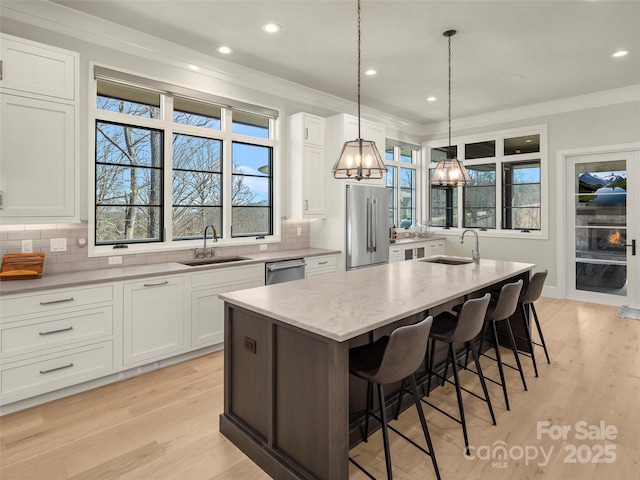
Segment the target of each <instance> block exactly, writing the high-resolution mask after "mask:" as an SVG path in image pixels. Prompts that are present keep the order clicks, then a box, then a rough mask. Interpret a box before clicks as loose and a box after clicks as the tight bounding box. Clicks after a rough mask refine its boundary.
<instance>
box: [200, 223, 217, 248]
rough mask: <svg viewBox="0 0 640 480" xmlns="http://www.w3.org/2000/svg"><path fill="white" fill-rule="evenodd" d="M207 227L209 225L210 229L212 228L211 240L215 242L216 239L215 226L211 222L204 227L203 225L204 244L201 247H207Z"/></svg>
mask: <svg viewBox="0 0 640 480" xmlns="http://www.w3.org/2000/svg"><path fill="white" fill-rule="evenodd" d="M209 227H211V229H212V230H213V241H214V242H217V241H218V234H217V233H216V227H214V226H213V225H212V224H209V225H207V226H206V227H204V235H203V237H204V245H203V246H202V248H207V230H209Z"/></svg>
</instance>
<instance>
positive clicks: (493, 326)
mask: <svg viewBox="0 0 640 480" xmlns="http://www.w3.org/2000/svg"><path fill="white" fill-rule="evenodd" d="M491 330H492V331H493V348H494V350H495V352H496V361H497V362H498V371H499V372H500V386H501V387H502V393H503V394H504V403H505V404H506V406H507V410H511V408H509V396H508V395H507V382H506V381H505V379H504V368H503V367H502V357H501V356H500V348H499V345H500V344H499V343H498V329H497V328H496V322H491Z"/></svg>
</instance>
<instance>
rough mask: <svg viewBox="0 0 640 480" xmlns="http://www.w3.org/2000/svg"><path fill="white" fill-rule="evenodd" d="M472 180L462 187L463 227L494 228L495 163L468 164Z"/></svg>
mask: <svg viewBox="0 0 640 480" xmlns="http://www.w3.org/2000/svg"><path fill="white" fill-rule="evenodd" d="M467 172H468V173H469V176H470V177H471V181H472V182H473V183H472V184H471V185H467V186H465V187H464V193H463V195H464V220H463V226H464V227H465V228H479V229H481V230H482V229H485V230H486V229H488V228H496V164H495V163H489V164H483V165H469V166H468V167H467Z"/></svg>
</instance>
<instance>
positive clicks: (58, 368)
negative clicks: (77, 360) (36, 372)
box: [40, 363, 73, 375]
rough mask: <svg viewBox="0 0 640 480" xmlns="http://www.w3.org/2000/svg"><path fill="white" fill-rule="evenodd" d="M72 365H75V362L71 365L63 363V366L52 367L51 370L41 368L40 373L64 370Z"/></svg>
mask: <svg viewBox="0 0 640 480" xmlns="http://www.w3.org/2000/svg"><path fill="white" fill-rule="evenodd" d="M71 367H73V363H70V364H69V365H63V366H61V367H56V368H50V369H49V370H40V374H41V375H44V374H45V373H51V372H55V371H57V370H64V369H65V368H71Z"/></svg>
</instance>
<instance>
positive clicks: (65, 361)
mask: <svg viewBox="0 0 640 480" xmlns="http://www.w3.org/2000/svg"><path fill="white" fill-rule="evenodd" d="M114 307H115V296H114V286H113V285H111V284H104V285H96V286H92V287H84V288H83V287H78V288H65V289H55V290H47V291H45V292H41V293H40V292H38V293H31V294H16V295H7V296H2V297H1V299H0V311H2V320H1V322H0V359H1V366H0V400H1V403H2V404H7V403H11V402H14V401H18V400H22V399H25V398H29V397H33V396H36V395H40V394H43V393H47V392H51V391H54V390H58V389H61V388H65V387H69V386H71V385H75V384H78V383H82V382H85V381H88V380H93V379H96V378H100V377H103V376H106V375H109V374H111V373H114V372H115V368H116V365H115V363H114V342H115V341H116V338H117V336H116V328H115V323H116V314H115V311H114Z"/></svg>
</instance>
